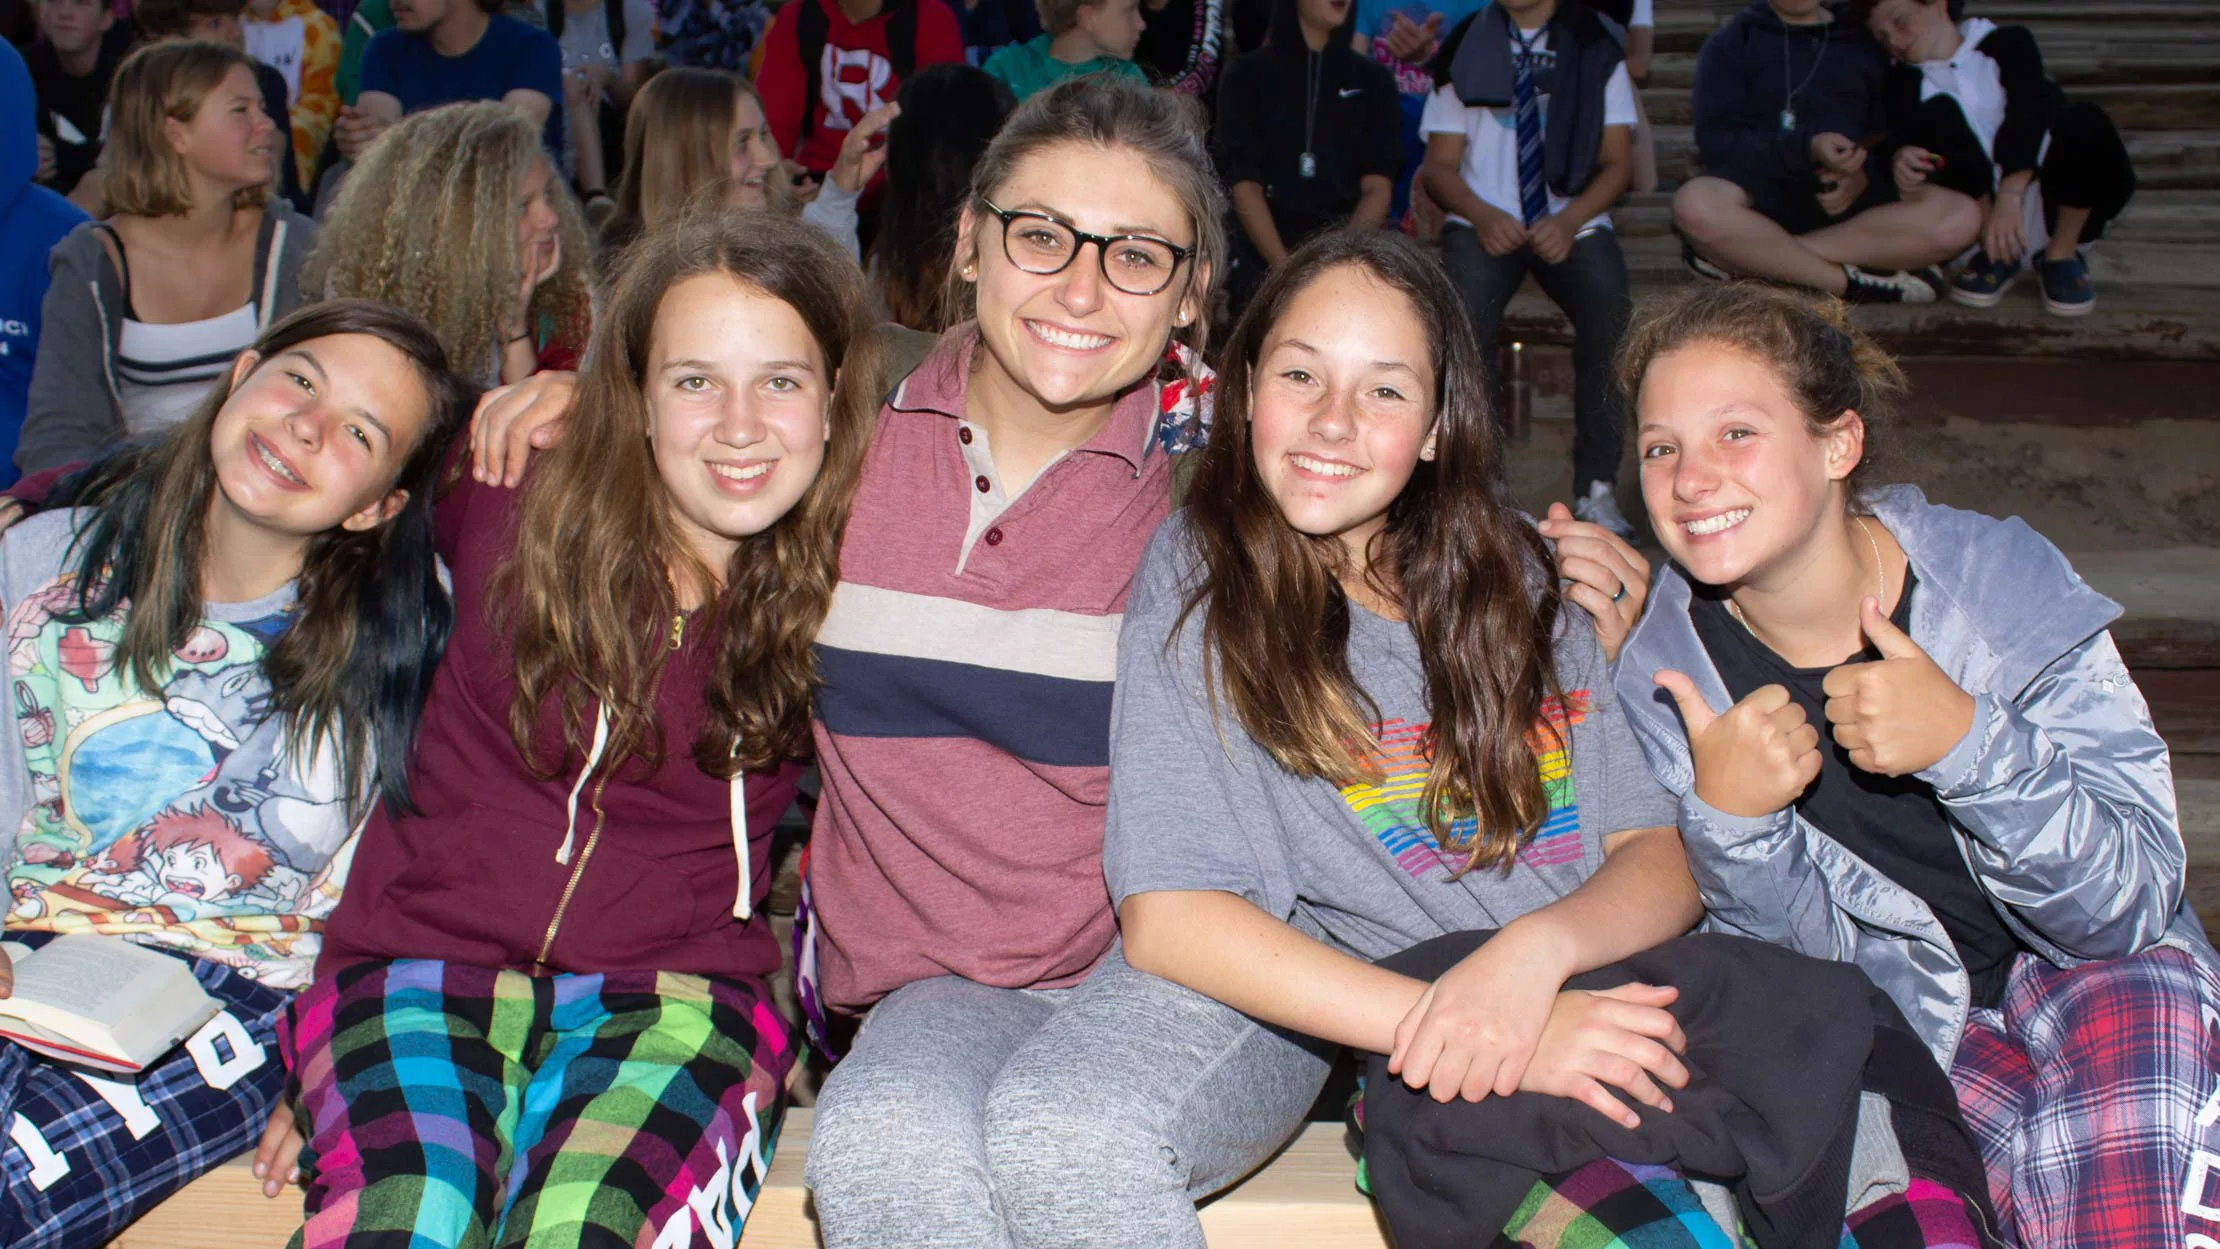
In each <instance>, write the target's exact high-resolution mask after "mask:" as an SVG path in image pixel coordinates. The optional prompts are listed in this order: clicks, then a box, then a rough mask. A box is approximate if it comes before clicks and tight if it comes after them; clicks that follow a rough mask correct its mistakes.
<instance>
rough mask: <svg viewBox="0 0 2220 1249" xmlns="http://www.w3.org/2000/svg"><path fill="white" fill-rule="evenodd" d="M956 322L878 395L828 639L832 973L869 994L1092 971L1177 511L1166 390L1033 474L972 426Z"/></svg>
mask: <svg viewBox="0 0 2220 1249" xmlns="http://www.w3.org/2000/svg"><path fill="white" fill-rule="evenodd" d="M976 342H977V335H976V332H975V331H974V329H973V327H972V326H971V325H969V324H965V325H960V326H957V327H955V328H954V329H951V330H949V331H948V332H947V333H946V334H944V335H943V336H942V337H941V340H940V343H939V345H938V346H936V347H935V348H934V349H933V353H932V354H931V355H930V356H928V357H927V358H926V359H925V362H924V363H923V364H921V365H919V366H918V368H917V370H916V371H915V372H913V373H911V374H910V375H909V377H907V378H906V379H904V380H903V382H902V383H901V385H899V386H897V387H896V388H895V390H894V393H893V394H892V395H890V396H888V398H887V401H886V404H885V406H884V407H882V408H881V409H880V413H879V424H878V429H877V431H876V432H875V433H874V435H873V437H872V445H871V449H870V452H869V453H868V455H867V456H866V458H865V460H864V467H863V474H862V481H861V484H860V486H859V487H858V489H857V493H856V499H855V505H854V510H853V512H852V513H851V515H850V518H849V521H848V528H847V532H846V535H845V537H844V538H843V540H842V543H841V549H840V585H839V589H838V590H837V592H836V593H835V595H834V597H833V605H832V610H831V612H830V613H829V614H828V616H827V617H826V620H825V625H824V628H823V629H822V630H821V631H820V632H819V634H818V640H817V663H818V671H819V674H820V677H821V679H822V685H821V687H820V689H819V691H818V693H817V710H816V714H817V721H816V740H817V757H818V763H819V766H820V768H821V769H822V771H823V775H824V796H823V798H822V800H821V801H820V803H819V805H818V809H817V825H816V829H815V831H814V833H813V835H812V846H811V850H810V859H811V864H810V877H811V880H810V886H811V888H810V892H811V902H812V905H813V907H814V908H815V919H816V942H817V945H816V956H817V970H818V975H819V978H820V982H821V984H822V985H823V990H824V994H825V997H826V999H827V1001H828V1002H830V1004H832V1005H833V1006H835V1007H838V1008H841V1009H846V1010H860V1009H862V1008H864V1007H866V1006H868V1005H870V1004H871V1003H872V1002H875V1001H877V1000H878V999H879V998H880V997H883V996H885V995H886V994H887V993H889V992H891V991H893V990H894V989H897V988H900V987H901V986H902V985H905V984H908V983H909V982H911V981H913V980H922V979H925V978H928V977H932V976H940V975H947V974H951V973H953V974H956V975H960V976H964V977H967V978H969V979H971V980H975V981H977V982H979V983H982V984H988V985H995V986H999V987H1007V988H1018V987H1036V988H1057V987H1062V986H1066V985H1071V984H1074V983H1076V982H1078V981H1079V980H1080V979H1081V978H1083V977H1084V976H1085V975H1086V974H1087V972H1088V971H1090V970H1091V969H1092V968H1093V967H1094V965H1095V964H1096V963H1097V962H1098V961H1099V960H1100V959H1101V958H1102V956H1103V954H1104V953H1105V952H1106V951H1107V950H1108V949H1109V947H1110V943H1111V941H1112V940H1113V939H1114V938H1115V936H1116V933H1117V925H1116V919H1115V916H1114V915H1113V914H1112V912H1111V909H1110V897H1109V892H1108V889H1107V888H1106V886H1105V885H1104V883H1103V876H1102V829H1103V814H1104V804H1105V801H1106V798H1107V792H1108V777H1109V755H1110V692H1111V687H1112V681H1113V679H1114V677H1115V675H1116V671H1117V642H1118V627H1119V624H1120V622H1121V619H1122V617H1121V613H1122V612H1123V611H1124V610H1125V600H1126V594H1127V592H1128V590H1129V589H1130V588H1131V586H1132V583H1133V576H1134V573H1135V571H1136V569H1137V568H1138V567H1139V565H1140V560H1141V552H1142V550H1143V548H1145V547H1146V546H1147V545H1148V540H1149V535H1150V534H1151V533H1153V532H1154V531H1155V529H1156V526H1157V524H1158V523H1159V522H1161V521H1162V520H1163V519H1164V517H1165V515H1166V514H1167V513H1168V512H1169V511H1170V510H1171V459H1172V457H1171V456H1170V455H1168V454H1166V453H1165V452H1164V451H1162V450H1161V449H1159V448H1158V447H1157V445H1156V442H1157V437H1156V432H1157V430H1156V427H1157V408H1158V404H1157V384H1156V383H1155V382H1154V381H1148V382H1144V383H1142V384H1141V385H1139V386H1136V387H1134V388H1133V389H1132V390H1131V391H1129V392H1127V393H1126V394H1125V395H1124V396H1123V397H1121V398H1120V399H1119V400H1118V403H1117V406H1116V408H1115V409H1114V410H1113V411H1112V413H1111V416H1110V419H1109V421H1108V422H1107V423H1106V424H1105V425H1104V426H1103V428H1102V429H1101V430H1100V431H1098V432H1097V433H1096V434H1095V436H1094V437H1093V438H1091V439H1089V440H1088V441H1087V442H1086V443H1085V444H1083V445H1081V446H1079V447H1076V448H1074V449H1073V450H1071V451H1068V452H1065V453H1064V454H1063V455H1061V456H1058V457H1057V458H1056V459H1055V460H1053V461H1051V462H1050V463H1049V465H1048V466H1047V467H1046V468H1044V469H1042V470H1041V472H1040V475H1039V476H1038V477H1036V478H1035V479H1034V480H1033V481H1032V482H1031V483H1022V482H1005V481H1003V480H1002V478H1001V477H1000V476H999V475H998V474H997V473H996V471H995V467H994V457H993V456H992V455H991V454H990V453H989V449H988V446H987V434H986V431H985V430H984V429H981V428H980V427H979V426H976V425H974V424H972V423H971V422H969V421H968V420H966V419H965V417H964V408H965V401H964V396H965V391H966V388H967V382H968V379H969V377H970V371H971V356H972V349H973V345H974V344H975V343H976Z"/></svg>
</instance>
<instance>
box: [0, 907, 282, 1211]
mask: <svg viewBox="0 0 2220 1249" xmlns="http://www.w3.org/2000/svg"><path fill="white" fill-rule="evenodd" d="M8 940H10V941H15V942H19V943H21V944H24V945H33V946H36V945H42V944H44V943H45V940H46V938H45V937H43V936H42V935H40V934H32V933H11V934H9V936H8ZM187 961H188V962H190V963H191V964H192V966H193V974H194V975H195V976H197V977H199V979H200V984H201V987H202V988H204V989H206V990H208V992H209V994H210V996H212V997H214V998H215V999H216V1000H217V1001H219V1002H221V1003H223V1010H222V1011H221V1012H220V1013H218V1014H217V1016H216V1017H215V1018H214V1019H212V1020H210V1021H209V1022H208V1023H207V1025H206V1026H204V1027H203V1028H201V1030H200V1031H199V1032H196V1033H194V1034H193V1035H192V1037H190V1038H188V1039H187V1040H186V1042H185V1044H183V1045H181V1046H179V1047H178V1048H176V1049H174V1050H171V1051H170V1052H169V1054H167V1055H166V1056H164V1057H163V1058H162V1059H161V1060H159V1061H158V1062H156V1063H155V1065H154V1066H152V1067H149V1068H148V1069H147V1070H145V1071H143V1072H141V1073H140V1074H139V1075H138V1077H137V1078H135V1079H134V1078H131V1077H127V1076H114V1077H105V1078H104V1077H100V1076H98V1075H96V1074H94V1073H89V1072H81V1071H79V1070H78V1069H76V1068H72V1067H65V1066H63V1065H61V1064H59V1063H55V1062H50V1061H48V1060H47V1059H46V1058H44V1057H42V1056H40V1055H38V1054H34V1053H32V1052H31V1051H30V1050H27V1049H24V1048H23V1047H22V1046H20V1045H16V1044H15V1043H13V1042H10V1041H0V1125H5V1136H4V1137H0V1245H5V1246H7V1247H8V1249H80V1247H83V1249H93V1247H97V1246H100V1245H104V1244H106V1243H108V1242H109V1241H110V1240H112V1239H114V1238H115V1237H116V1235H117V1234H118V1233H120V1232H122V1231H123V1229H124V1228H125V1227H127V1226H129V1225H130V1223H131V1221H132V1220H134V1219H136V1218H138V1217H139V1216H140V1215H142V1214H145V1213H146V1212H147V1211H148V1210H151V1209H153V1208H154V1207H155V1206H156V1205H157V1204H159V1203H160V1202H161V1201H162V1199H163V1198H165V1197H168V1196H169V1195H170V1194H171V1193H174V1192H176V1191H177V1190H178V1189H180V1188H183V1187H185V1185H187V1184H189V1183H191V1182H192V1181H193V1180H194V1179H195V1178H196V1177H198V1176H199V1175H201V1173H203V1172H205V1171H208V1170H210V1169H211V1168H214V1167H216V1166H218V1165H220V1164H222V1163H224V1162H226V1161H228V1160H229V1159H231V1158H233V1157H235V1156H237V1155H238V1154H240V1153H242V1152H244V1151H246V1150H247V1149H250V1148H252V1147H253V1146H254V1143H255V1142H256V1141H257V1140H259V1139H260V1138H261V1135H262V1128H263V1125H264V1124H265V1123H266V1122H267V1121H268V1119H269V1114H270V1107H271V1105H272V1104H273V1103H275V1102H276V1101H277V1100H278V1099H279V1098H280V1097H282V1096H283V1095H284V1093H285V1079H286V1076H285V1063H284V1060H283V1058H282V1057H281V1056H280V1054H279V1052H278V1043H277V1022H278V1019H279V1017H280V1016H281V1015H283V1014H284V1012H285V1006H286V1003H287V1002H289V1001H290V1000H291V999H292V996H293V995H292V994H290V993H287V992H284V991H282V990H278V989H272V988H269V987H267V986H265V985H261V984H257V983H256V982H254V981H253V980H250V979H248V978H247V977H245V976H242V975H240V974H239V973H238V972H237V971H235V970H233V969H232V968H230V967H227V966H225V965H224V964H222V963H214V962H209V961H207V960H204V959H188V960H187ZM277 1200H279V1201H289V1202H290V1201H297V1200H298V1196H297V1194H294V1193H291V1192H287V1193H283V1194H281V1195H280V1196H279V1197H278V1198H277Z"/></svg>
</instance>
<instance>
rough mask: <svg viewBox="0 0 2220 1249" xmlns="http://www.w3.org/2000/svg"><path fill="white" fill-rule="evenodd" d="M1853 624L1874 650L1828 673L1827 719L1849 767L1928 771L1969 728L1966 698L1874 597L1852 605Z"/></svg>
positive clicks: (1894, 773) (1889, 773)
mask: <svg viewBox="0 0 2220 1249" xmlns="http://www.w3.org/2000/svg"><path fill="white" fill-rule="evenodd" d="M1858 627H1859V628H1860V629H1862V630H1863V631H1864V633H1865V636H1866V640H1867V641H1869V642H1871V643H1873V648H1874V649H1875V650H1877V651H1879V652H1880V653H1881V658H1880V660H1879V661H1878V662H1873V663H1848V664H1844V665H1842V666H1841V667H1839V668H1836V669H1835V670H1834V671H1832V672H1830V673H1828V674H1827V680H1826V681H1825V682H1824V684H1823V685H1822V686H1821V688H1823V689H1824V690H1826V692H1827V722H1828V723H1829V724H1832V725H1833V726H1834V734H1835V741H1837V742H1838V743H1840V744H1841V745H1842V748H1843V749H1844V750H1847V751H1849V752H1850V762H1851V763H1852V764H1854V765H1856V766H1857V767H1859V768H1862V769H1864V770H1865V771H1867V772H1872V773H1875V774H1877V775H1880V776H1909V775H1911V774H1912V773H1914V772H1918V771H1921V770H1922V769H1925V768H1931V767H1933V766H1934V765H1935V764H1936V763H1937V762H1939V761H1940V760H1941V759H1942V757H1943V756H1944V755H1947V754H1949V753H1950V748H1951V747H1953V746H1955V745H1957V744H1958V741H1959V739H1960V738H1962V737H1964V736H1965V735H1966V733H1967V732H1968V731H1969V730H1971V729H1972V728H1973V696H1972V695H1970V694H1968V693H1966V692H1965V691H1964V690H1962V689H1959V688H1958V686H1957V683H1956V682H1954V681H1952V680H1951V679H1950V678H1949V677H1948V676H1946V675H1944V673H1943V670H1942V669H1941V668H1938V667H1936V666H1935V661H1934V660H1932V659H1929V658H1928V657H1927V652H1926V651H1923V650H1921V649H1920V648H1919V643H1917V642H1914V641H1913V640H1912V639H1911V638H1910V637H1908V636H1906V635H1905V633H1904V631H1903V630H1902V629H1899V628H1897V627H1896V626H1895V625H1893V624H1891V623H1889V619H1888V617H1886V616H1883V615H1882V614H1881V604H1880V601H1879V600H1878V599H1875V598H1872V597H1870V596H1868V597H1867V598H1866V600H1865V601H1864V602H1863V603H1862V604H1860V605H1859V607H1858Z"/></svg>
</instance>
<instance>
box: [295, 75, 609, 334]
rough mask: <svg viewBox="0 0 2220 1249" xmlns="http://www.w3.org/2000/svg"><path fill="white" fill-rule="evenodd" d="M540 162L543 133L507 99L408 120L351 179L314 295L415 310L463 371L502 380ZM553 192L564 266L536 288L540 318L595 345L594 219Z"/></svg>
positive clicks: (333, 215)
mask: <svg viewBox="0 0 2220 1249" xmlns="http://www.w3.org/2000/svg"><path fill="white" fill-rule="evenodd" d="M540 155H541V152H540V128H539V127H538V126H536V125H533V124H532V121H531V119H530V118H527V117H526V116H525V115H524V114H522V113H520V112H518V111H517V110H516V109H514V108H512V107H510V106H509V105H506V104H502V103H500V102H498V101H480V102H474V103H468V104H449V105H445V106H443V107H440V108H434V109H427V110H425V111H424V112H421V113H417V114H414V115H413V116H410V117H406V118H403V119H402V120H401V121H400V122H399V123H398V124H396V125H394V126H393V127H392V128H391V129H388V130H387V131H386V132H385V133H384V134H383V135H381V136H379V138H378V141H377V142H376V143H374V144H372V145H371V147H370V150H369V151H368V152H367V153H365V154H364V155H363V158H362V160H361V161H360V162H358V163H357V164H356V165H355V167H354V170H353V171H352V172H350V173H349V174H348V175H347V181H346V183H345V184H344V185H343V186H342V187H341V188H340V191H339V197H338V199H337V200H335V201H334V202H333V203H332V206H331V210H330V211H329V212H328V213H326V214H325V217H324V220H323V224H322V226H321V228H320V229H319V230H318V232H317V236H316V246H315V249H314V250H313V251H311V252H310V253H309V256H308V262H307V265H306V267H305V270H304V272H303V274H302V287H303V289H304V290H306V291H307V292H308V293H310V294H311V295H316V296H322V297H325V298H332V297H355V298H361V299H374V300H377V301H378V302H380V303H386V304H391V305H393V306H394V307H396V308H400V309H403V310H404V311H407V312H409V313H411V314H413V315H415V316H416V317H418V318H419V319H421V320H423V321H424V322H425V324H427V325H430V326H431V327H432V332H433V333H434V334H436V335H438V336H439V342H440V346H442V347H444V348H446V350H447V358H448V359H449V360H450V361H452V362H453V366H454V368H455V370H456V371H457V372H459V373H461V374H463V375H464V376H466V377H488V376H492V375H494V374H495V373H496V372H498V370H499V368H500V355H499V351H500V345H499V344H500V337H501V319H502V313H503V310H504V309H505V308H506V306H507V304H508V301H509V300H510V299H511V298H513V292H514V291H515V290H516V289H517V286H518V283H519V281H520V280H521V274H520V272H519V268H518V266H519V263H520V262H519V259H518V256H517V246H516V219H517V213H518V211H519V209H518V188H519V187H520V186H521V185H522V184H523V182H524V176H525V174H526V173H528V172H529V171H530V170H531V167H532V161H533V160H534V159H535V158H537V157H539V156H540ZM548 196H549V199H550V201H551V202H552V203H553V204H554V206H555V214H556V216H557V217H559V218H560V219H561V222H562V224H561V225H560V226H559V227H557V233H558V237H559V239H560V241H561V244H562V260H561V264H560V267H559V268H557V269H556V271H555V273H554V275H553V276H552V277H549V278H548V279H547V280H546V281H544V282H542V283H540V285H539V289H538V290H536V291H534V292H533V294H532V306H531V307H530V309H529V310H528V311H529V313H530V317H529V319H528V321H529V324H531V325H533V326H534V327H535V328H536V327H540V326H547V325H551V326H552V334H551V337H552V339H553V341H556V342H567V343H573V344H583V343H584V341H585V338H586V333H587V329H588V323H589V321H590V320H591V317H592V307H591V288H590V287H589V285H588V280H587V276H586V275H587V268H586V266H587V264H588V262H589V261H590V260H591V258H592V254H591V250H590V248H589V247H588V245H587V242H586V227H585V222H584V221H583V220H582V219H581V218H580V216H579V213H578V205H577V204H576V203H575V202H574V201H573V200H572V198H571V195H570V192H569V190H568V189H567V188H565V187H564V186H563V185H562V179H561V178H560V177H558V178H556V179H554V180H553V182H551V183H550V185H549V188H548Z"/></svg>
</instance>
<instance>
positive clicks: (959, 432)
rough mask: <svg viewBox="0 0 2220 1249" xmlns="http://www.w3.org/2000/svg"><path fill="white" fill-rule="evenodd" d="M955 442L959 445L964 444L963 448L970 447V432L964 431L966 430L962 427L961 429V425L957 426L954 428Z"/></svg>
mask: <svg viewBox="0 0 2220 1249" xmlns="http://www.w3.org/2000/svg"><path fill="white" fill-rule="evenodd" d="M956 441H958V442H960V443H962V444H964V445H965V446H967V447H968V446H970V445H971V431H970V430H969V429H966V428H964V427H963V426H961V425H958V426H957V427H956Z"/></svg>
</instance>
